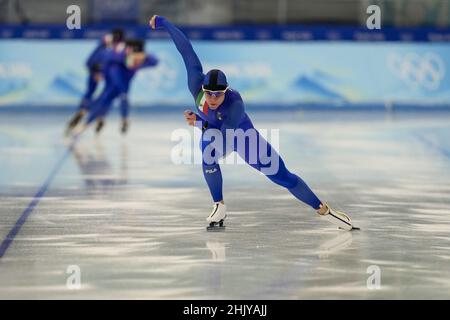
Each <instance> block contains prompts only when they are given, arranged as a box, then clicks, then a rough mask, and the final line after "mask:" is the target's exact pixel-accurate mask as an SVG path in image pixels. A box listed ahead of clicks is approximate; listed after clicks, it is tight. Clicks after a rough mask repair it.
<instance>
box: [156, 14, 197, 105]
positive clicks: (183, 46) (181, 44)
mask: <svg viewBox="0 0 450 320" xmlns="http://www.w3.org/2000/svg"><path fill="white" fill-rule="evenodd" d="M155 22H156V27H157V28H161V27H165V28H166V30H167V31H168V32H169V34H170V36H171V37H172V40H173V42H174V43H175V46H176V47H177V50H178V52H180V54H181V56H182V57H183V61H184V64H185V66H186V70H187V75H188V87H189V91H190V92H191V94H192V96H193V97H194V99H196V98H197V95H198V93H199V91H200V89H201V87H202V83H203V79H204V78H205V75H204V74H203V67H202V64H201V62H200V60H199V58H198V56H197V54H196V53H195V51H194V48H192V44H191V43H190V42H189V40H188V39H187V38H186V36H185V35H184V34H183V32H181V31H180V30H179V29H178V28H176V27H175V26H174V25H173V24H171V23H170V22H169V21H168V20H167V19H165V18H164V17H160V16H158V17H156V21H155Z"/></svg>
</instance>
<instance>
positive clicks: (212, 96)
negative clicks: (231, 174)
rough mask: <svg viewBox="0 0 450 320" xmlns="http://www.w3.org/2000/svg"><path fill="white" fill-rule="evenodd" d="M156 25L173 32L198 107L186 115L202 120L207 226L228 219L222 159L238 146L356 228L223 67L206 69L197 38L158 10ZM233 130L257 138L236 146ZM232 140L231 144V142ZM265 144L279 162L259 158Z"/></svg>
mask: <svg viewBox="0 0 450 320" xmlns="http://www.w3.org/2000/svg"><path fill="white" fill-rule="evenodd" d="M149 24H150V27H151V28H152V29H165V30H166V31H167V32H168V33H169V35H170V37H171V38H172V40H173V42H174V44H175V46H176V48H177V50H178V51H179V53H180V55H181V57H182V58H183V61H184V64H185V67H186V70H187V78H188V79H187V80H188V88H189V91H190V92H191V94H192V96H193V98H194V101H195V104H196V107H197V109H198V111H197V113H194V112H193V111H191V110H186V111H185V112H184V116H185V119H186V121H187V122H188V124H189V125H191V126H198V127H199V128H201V129H202V131H203V132H202V138H201V148H202V170H203V176H204V178H205V180H206V183H207V185H208V188H209V191H210V193H211V196H212V199H213V201H214V205H213V209H212V212H211V214H210V215H209V216H208V217H207V218H206V221H207V222H208V224H209V225H208V227H207V230H209V231H211V230H214V231H215V230H221V229H223V228H224V227H223V222H224V220H225V218H226V216H227V215H226V205H225V202H224V198H223V192H222V173H221V170H220V166H219V160H220V159H222V158H223V157H224V156H226V155H227V154H228V153H229V152H230V151H235V152H237V153H238V154H239V156H240V157H241V158H242V159H243V160H244V161H245V162H247V163H248V164H249V165H250V166H251V167H253V168H254V169H256V170H258V171H260V172H261V173H263V174H264V175H266V177H267V178H269V179H270V180H271V181H272V182H274V183H276V184H278V185H280V186H282V187H284V188H286V189H287V190H288V191H289V192H290V193H291V194H292V195H293V196H294V197H295V198H297V199H298V200H299V201H301V202H303V203H305V204H307V205H308V206H310V207H311V208H313V209H314V210H316V211H317V213H318V214H319V215H320V216H322V217H324V218H326V219H327V220H329V221H330V222H332V223H334V224H335V225H337V226H338V227H340V228H341V229H344V230H352V229H353V226H352V222H351V219H350V217H349V216H348V215H347V214H345V213H344V212H341V211H338V210H335V209H333V208H331V207H330V206H329V205H328V204H326V203H324V202H322V201H320V200H319V198H318V197H317V196H316V195H315V194H314V192H313V191H312V190H311V189H310V188H309V187H308V185H307V184H306V183H305V181H303V179H301V178H300V177H299V176H297V175H296V174H294V173H292V172H290V171H289V170H288V169H287V168H286V165H285V163H284V161H283V159H282V158H281V157H280V156H279V155H278V153H277V151H276V150H275V149H273V148H272V147H271V145H270V144H269V143H268V142H267V141H266V140H265V139H264V138H263V137H262V136H261V135H260V134H259V132H258V131H257V130H256V129H255V128H254V127H253V124H252V121H251V120H250V118H249V116H248V114H247V113H246V112H245V108H244V102H243V100H242V98H241V96H240V94H239V92H238V91H237V90H235V89H232V88H231V87H230V86H229V84H228V82H227V78H226V75H225V74H224V72H222V71H221V70H218V69H213V70H210V71H208V72H207V73H206V74H204V73H203V67H202V64H201V62H200V60H199V58H198V56H197V54H196V53H195V51H194V49H193V47H192V44H191V43H190V41H189V40H188V39H187V38H186V36H185V35H184V33H183V32H181V31H180V30H179V29H178V28H177V27H175V26H174V25H173V24H172V23H170V22H169V21H168V20H167V19H166V18H164V17H162V16H157V15H155V16H153V17H152V18H151V19H150V21H149ZM229 130H232V131H235V132H237V131H239V130H240V131H241V132H242V131H245V132H247V131H249V130H250V131H253V132H254V134H255V136H256V139H255V140H251V139H244V145H243V146H242V145H241V146H239V144H238V145H237V146H236V143H234V142H235V140H236V139H235V137H236V136H233V137H232V138H231V140H234V141H229V140H228V137H229V136H228V132H229ZM217 132H219V133H222V135H220V137H221V138H218V139H222V141H221V143H219V144H218V145H221V146H225V147H224V148H221V147H219V148H215V147H214V148H211V144H212V142H213V141H216V138H215V139H214V140H213V139H211V136H214V137H217V135H216V133H217ZM228 145H231V146H232V147H231V150H230V149H229V148H228ZM261 145H264V146H266V149H267V150H266V153H267V154H268V155H270V157H271V159H276V160H277V161H275V163H277V167H276V168H275V170H270V169H273V168H269V167H268V166H267V162H266V161H263V159H261V158H260V152H259V151H260V150H259V148H260V146H261ZM251 150H254V151H255V150H256V152H253V154H256V159H251V158H252V157H251V155H252V152H251Z"/></svg>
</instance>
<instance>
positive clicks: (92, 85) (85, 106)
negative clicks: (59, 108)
mask: <svg viewBox="0 0 450 320" xmlns="http://www.w3.org/2000/svg"><path fill="white" fill-rule="evenodd" d="M98 82H99V81H98V78H97V76H96V74H95V73H94V72H90V73H89V77H88V80H87V88H86V92H85V93H84V95H83V99H82V100H81V103H80V106H79V108H78V110H85V111H87V110H89V104H90V103H91V100H92V96H93V95H94V92H95V90H96V89H97V85H98Z"/></svg>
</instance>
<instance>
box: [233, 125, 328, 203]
mask: <svg viewBox="0 0 450 320" xmlns="http://www.w3.org/2000/svg"><path fill="white" fill-rule="evenodd" d="M248 129H250V130H255V132H256V137H257V139H256V142H254V144H256V145H251V143H250V141H246V143H245V146H240V145H239V143H237V145H236V144H235V151H236V152H237V153H238V154H239V156H240V157H241V158H242V159H244V160H245V161H246V162H247V163H248V164H249V165H250V166H252V167H253V168H255V169H256V170H258V171H261V172H262V173H264V174H265V175H266V177H267V178H269V179H270V180H271V181H272V182H274V183H276V184H278V185H280V186H282V187H285V188H286V189H288V190H289V192H291V193H292V194H293V195H294V196H295V197H296V198H297V199H298V200H300V201H302V202H304V203H306V204H307V205H309V206H311V207H312V208H313V209H315V210H317V209H319V207H320V205H321V202H320V200H319V198H318V197H317V196H316V195H315V194H314V192H313V191H312V190H311V189H310V188H309V187H308V185H307V184H306V183H305V182H304V181H303V180H302V179H301V178H300V177H299V176H297V175H295V174H293V173H292V172H290V171H289V170H288V169H287V168H286V166H285V164H284V161H283V159H282V158H281V157H280V155H279V154H278V152H277V151H276V150H274V149H273V148H272V146H271V145H270V143H268V142H267V141H266V140H265V139H264V138H263V137H262V136H261V135H260V134H259V132H258V131H257V130H256V129H254V128H251V127H250V128H246V130H248ZM260 147H263V148H264V149H266V150H260ZM260 151H263V153H264V154H266V155H267V159H271V161H270V163H263V162H262V161H261V158H260V156H261V152H260ZM252 158H253V159H256V161H252V160H251V159H252ZM270 166H277V167H278V168H276V167H275V169H273V168H272V167H271V170H267V169H268V168H269V167H270ZM265 169H266V170H265ZM267 172H270V173H269V174H268V173H267Z"/></svg>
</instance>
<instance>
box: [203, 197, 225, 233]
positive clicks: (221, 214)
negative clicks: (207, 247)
mask: <svg viewBox="0 0 450 320" xmlns="http://www.w3.org/2000/svg"><path fill="white" fill-rule="evenodd" d="M226 217H227V206H226V205H224V204H223V203H221V202H216V203H214V206H213V210H212V211H211V214H210V215H209V216H208V218H206V221H207V222H208V223H209V226H207V227H206V230H207V231H222V230H224V229H225V226H224V225H223V220H225V218H226Z"/></svg>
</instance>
